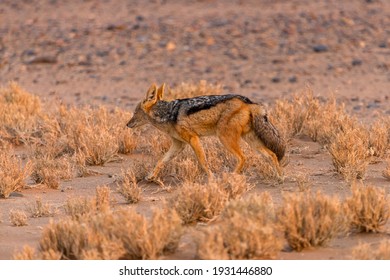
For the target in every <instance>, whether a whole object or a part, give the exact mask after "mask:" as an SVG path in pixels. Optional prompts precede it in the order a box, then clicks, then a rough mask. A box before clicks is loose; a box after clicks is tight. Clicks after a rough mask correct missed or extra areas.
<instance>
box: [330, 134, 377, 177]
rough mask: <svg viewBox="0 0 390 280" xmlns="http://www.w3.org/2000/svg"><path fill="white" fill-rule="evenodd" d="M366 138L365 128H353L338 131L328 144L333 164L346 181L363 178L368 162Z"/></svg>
mask: <svg viewBox="0 0 390 280" xmlns="http://www.w3.org/2000/svg"><path fill="white" fill-rule="evenodd" d="M368 139H369V138H368V132H367V130H365V129H364V128H355V129H350V130H347V131H344V132H340V133H339V134H337V135H336V137H335V138H334V140H333V142H332V143H331V144H330V145H329V147H328V150H329V152H330V154H331V155H332V163H333V166H334V167H335V168H336V171H337V172H338V173H340V174H341V175H342V176H343V177H344V178H345V179H346V180H347V181H353V180H355V179H362V178H364V176H365V173H366V169H367V166H368V164H369V163H370V153H369V149H368V147H369V145H368Z"/></svg>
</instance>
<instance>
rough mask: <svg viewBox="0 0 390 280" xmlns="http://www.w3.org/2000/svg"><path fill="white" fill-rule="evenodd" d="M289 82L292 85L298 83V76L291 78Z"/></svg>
mask: <svg viewBox="0 0 390 280" xmlns="http://www.w3.org/2000/svg"><path fill="white" fill-rule="evenodd" d="M288 81H289V82H290V83H296V82H297V81H298V78H297V76H291V77H290V78H288Z"/></svg>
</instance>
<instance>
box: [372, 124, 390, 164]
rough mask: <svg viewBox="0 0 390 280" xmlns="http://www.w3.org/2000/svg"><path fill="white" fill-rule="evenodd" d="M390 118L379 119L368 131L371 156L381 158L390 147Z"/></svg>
mask: <svg viewBox="0 0 390 280" xmlns="http://www.w3.org/2000/svg"><path fill="white" fill-rule="evenodd" d="M389 124H390V118H387V119H383V118H380V119H378V120H377V121H376V122H374V124H372V125H371V127H370V129H369V135H370V136H369V149H370V153H371V155H373V156H376V157H379V158H383V157H384V156H385V154H386V151H387V149H388V148H389V146H390V132H389V131H390V125H389Z"/></svg>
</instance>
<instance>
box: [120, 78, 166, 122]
mask: <svg viewBox="0 0 390 280" xmlns="http://www.w3.org/2000/svg"><path fill="white" fill-rule="evenodd" d="M164 88H165V84H162V85H161V87H159V88H157V86H156V85H155V84H152V85H151V86H150V88H149V89H148V91H147V92H146V95H145V98H144V99H143V100H142V101H141V102H140V103H138V104H137V107H135V110H134V114H133V117H132V118H131V120H130V121H129V122H128V123H127V127H130V128H135V127H138V126H142V125H145V124H147V123H149V112H150V110H151V109H152V108H153V106H154V105H156V103H157V102H158V101H159V100H161V99H162V96H163V93H164Z"/></svg>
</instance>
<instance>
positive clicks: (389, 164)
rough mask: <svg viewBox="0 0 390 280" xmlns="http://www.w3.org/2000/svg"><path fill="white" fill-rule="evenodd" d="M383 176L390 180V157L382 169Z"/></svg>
mask: <svg viewBox="0 0 390 280" xmlns="http://www.w3.org/2000/svg"><path fill="white" fill-rule="evenodd" d="M382 176H383V177H385V178H386V179H388V180H390V158H388V159H387V164H386V168H385V170H383V171H382Z"/></svg>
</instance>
